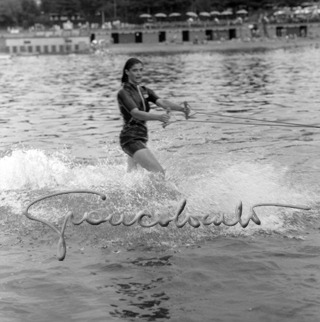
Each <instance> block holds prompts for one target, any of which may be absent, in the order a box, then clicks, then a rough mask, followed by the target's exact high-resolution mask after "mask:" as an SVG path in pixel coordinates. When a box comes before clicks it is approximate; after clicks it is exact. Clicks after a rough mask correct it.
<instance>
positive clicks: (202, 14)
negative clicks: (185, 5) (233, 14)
mask: <svg viewBox="0 0 320 322" xmlns="http://www.w3.org/2000/svg"><path fill="white" fill-rule="evenodd" d="M199 16H202V17H210V13H209V12H205V11H203V12H200V13H199Z"/></svg>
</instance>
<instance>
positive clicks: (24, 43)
mask: <svg viewBox="0 0 320 322" xmlns="http://www.w3.org/2000/svg"><path fill="white" fill-rule="evenodd" d="M298 37H309V38H319V37H320V23H319V22H317V23H282V24H279V23H278V24H267V25H263V24H260V25H259V24H258V25H253V24H248V23H244V24H239V25H221V26H205V25H203V26H197V27H187V28H163V29H162V28H153V29H149V28H144V27H143V26H141V27H137V28H134V29H113V30H108V29H72V30H55V31H33V32H19V33H9V32H4V33H0V52H3V53H8V54H12V55H15V54H16V55H35V54H66V53H86V52H92V51H94V50H97V49H99V48H100V49H101V48H102V49H103V48H107V47H108V46H109V45H110V44H113V45H114V46H116V45H117V44H130V43H132V44H133V43H150V44H151V43H152V44H155V43H185V42H192V43H206V42H211V41H227V40H233V39H238V40H242V41H251V40H252V39H254V38H270V39H274V38H298Z"/></svg>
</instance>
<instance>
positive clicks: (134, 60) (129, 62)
mask: <svg viewBox="0 0 320 322" xmlns="http://www.w3.org/2000/svg"><path fill="white" fill-rule="evenodd" d="M136 64H141V65H143V64H142V62H141V61H140V60H139V59H138V58H130V59H128V60H127V62H126V63H125V65H124V67H123V72H122V78H121V83H122V84H123V83H126V82H127V81H128V75H127V73H126V70H130V68H131V67H132V66H134V65H136Z"/></svg>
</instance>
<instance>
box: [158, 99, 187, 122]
mask: <svg viewBox="0 0 320 322" xmlns="http://www.w3.org/2000/svg"><path fill="white" fill-rule="evenodd" d="M156 105H157V106H159V107H162V108H165V109H167V110H174V111H179V112H182V113H184V114H185V116H186V119H187V118H188V116H189V114H190V107H189V105H188V103H186V102H185V103H184V105H183V106H181V105H178V104H176V103H173V102H171V101H169V100H166V99H162V98H159V99H158V100H157V101H156Z"/></svg>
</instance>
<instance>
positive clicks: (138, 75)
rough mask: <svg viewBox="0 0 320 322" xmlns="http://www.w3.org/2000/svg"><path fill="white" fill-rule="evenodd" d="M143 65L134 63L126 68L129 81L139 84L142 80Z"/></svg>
mask: <svg viewBox="0 0 320 322" xmlns="http://www.w3.org/2000/svg"><path fill="white" fill-rule="evenodd" d="M142 72H143V65H142V64H140V63H138V64H134V65H133V66H132V67H131V68H130V69H129V70H127V69H126V74H127V75H128V80H129V83H132V84H135V85H139V84H140V83H141V81H142Z"/></svg>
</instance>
